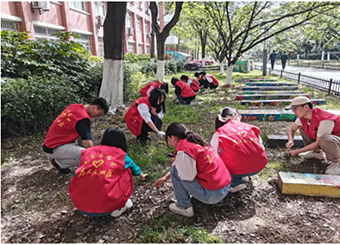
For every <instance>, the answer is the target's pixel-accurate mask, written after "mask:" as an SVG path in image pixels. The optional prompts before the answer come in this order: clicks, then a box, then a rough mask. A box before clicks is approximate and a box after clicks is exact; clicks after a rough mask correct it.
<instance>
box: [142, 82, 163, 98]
mask: <svg viewBox="0 0 340 245" xmlns="http://www.w3.org/2000/svg"><path fill="white" fill-rule="evenodd" d="M159 83H160V82H159V81H155V82H152V83H149V84H148V85H146V86H145V87H144V88H142V89H141V90H140V91H139V93H140V94H141V95H142V96H143V97H145V96H147V93H146V92H148V90H149V88H150V87H151V86H153V87H154V88H153V89H156V88H158V85H159Z"/></svg>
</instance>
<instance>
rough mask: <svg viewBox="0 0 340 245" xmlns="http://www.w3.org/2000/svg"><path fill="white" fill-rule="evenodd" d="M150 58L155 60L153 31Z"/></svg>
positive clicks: (153, 33) (152, 33)
mask: <svg viewBox="0 0 340 245" xmlns="http://www.w3.org/2000/svg"><path fill="white" fill-rule="evenodd" d="M150 58H151V59H154V58H155V32H154V30H152V32H151V54H150Z"/></svg>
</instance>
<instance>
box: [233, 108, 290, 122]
mask: <svg viewBox="0 0 340 245" xmlns="http://www.w3.org/2000/svg"><path fill="white" fill-rule="evenodd" d="M239 112H240V114H241V115H242V121H243V122H247V121H255V120H257V121H295V119H296V116H295V114H294V113H293V111H287V110H283V109H282V110H239Z"/></svg>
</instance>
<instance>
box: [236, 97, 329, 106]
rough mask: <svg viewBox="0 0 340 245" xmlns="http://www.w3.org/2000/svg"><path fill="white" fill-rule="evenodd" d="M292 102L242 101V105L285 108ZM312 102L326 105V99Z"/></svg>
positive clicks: (312, 100)
mask: <svg viewBox="0 0 340 245" xmlns="http://www.w3.org/2000/svg"><path fill="white" fill-rule="evenodd" d="M291 101H292V100H241V105H248V106H266V105H270V106H281V105H282V106H284V105H289V104H290V103H291ZM311 102H312V103H313V104H314V105H323V104H326V100H324V99H311Z"/></svg>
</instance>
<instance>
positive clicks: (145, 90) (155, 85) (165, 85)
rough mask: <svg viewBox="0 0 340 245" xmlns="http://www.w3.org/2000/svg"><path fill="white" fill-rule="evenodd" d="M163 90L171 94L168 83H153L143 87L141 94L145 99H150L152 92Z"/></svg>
mask: <svg viewBox="0 0 340 245" xmlns="http://www.w3.org/2000/svg"><path fill="white" fill-rule="evenodd" d="M157 88H159V89H162V90H163V91H164V92H165V93H168V92H169V85H168V83H166V82H159V81H153V82H151V83H149V84H148V85H146V86H145V87H143V88H142V89H141V90H140V91H139V93H140V94H141V95H142V96H143V97H145V96H147V97H150V93H151V91H152V90H154V89H157Z"/></svg>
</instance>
